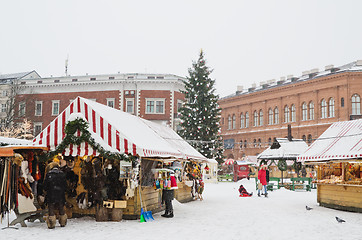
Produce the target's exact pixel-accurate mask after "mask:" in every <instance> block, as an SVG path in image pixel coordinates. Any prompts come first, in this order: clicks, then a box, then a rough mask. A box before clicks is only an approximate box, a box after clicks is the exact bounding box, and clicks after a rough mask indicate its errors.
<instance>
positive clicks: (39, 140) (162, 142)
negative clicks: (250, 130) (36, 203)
mask: <svg viewBox="0 0 362 240" xmlns="http://www.w3.org/2000/svg"><path fill="white" fill-rule="evenodd" d="M33 142H34V144H41V145H44V146H47V147H49V149H50V152H49V153H48V158H49V160H50V161H51V160H52V159H53V158H54V159H55V160H57V159H58V160H59V162H60V163H61V167H64V171H65V172H67V176H68V178H67V181H68V192H67V196H66V199H67V203H68V207H67V214H68V216H69V215H70V216H71V215H75V214H76V215H95V216H96V218H97V220H99V221H106V220H108V219H110V220H119V219H120V213H122V214H123V218H137V217H139V216H140V211H141V202H140V199H142V202H143V204H142V205H143V206H144V207H145V208H146V209H147V210H148V211H160V210H162V209H163V207H162V206H161V192H162V191H161V190H162V188H161V187H160V188H157V187H156V188H155V183H156V180H158V181H160V180H161V179H162V180H163V181H168V180H169V179H168V178H166V177H168V176H169V175H162V170H161V172H160V171H159V170H158V169H166V168H167V169H171V170H172V171H173V173H175V174H176V175H178V178H177V179H178V183H177V185H178V189H177V193H178V194H175V195H176V198H177V197H179V198H180V199H178V200H180V201H186V200H190V199H192V195H191V188H190V187H187V186H186V185H184V181H185V180H188V177H187V175H186V174H185V173H184V170H185V166H186V163H187V162H193V163H196V164H201V162H202V161H205V160H206V158H205V157H204V156H202V155H201V154H200V153H198V152H197V151H196V150H195V149H194V148H192V147H191V146H190V145H189V144H188V143H187V142H185V141H184V140H183V139H182V138H181V137H180V136H178V135H177V134H176V133H175V132H174V131H173V130H172V129H170V128H168V127H165V126H161V125H158V124H155V123H153V122H150V121H147V120H144V119H141V118H138V117H136V116H134V115H131V114H128V113H125V112H122V111H119V110H117V109H114V108H110V107H108V106H105V105H103V104H99V103H97V102H94V101H91V100H88V99H84V98H81V97H78V98H76V99H75V100H74V101H73V102H72V103H71V104H70V105H69V106H68V107H67V108H66V109H65V110H64V111H63V112H62V113H61V114H60V115H59V116H58V117H57V118H55V119H54V120H53V121H52V122H51V123H50V124H49V125H48V126H47V127H46V128H45V129H44V130H43V131H42V132H41V133H40V134H39V135H38V136H37V137H36V138H35V139H34V140H33ZM177 167H178V168H177ZM172 168H173V169H172ZM160 176H162V177H161V179H159V177H160ZM164 177H165V178H164ZM166 187H167V186H166ZM140 194H141V198H140Z"/></svg>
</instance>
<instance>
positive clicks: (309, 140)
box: [307, 134, 313, 143]
mask: <svg viewBox="0 0 362 240" xmlns="http://www.w3.org/2000/svg"><path fill="white" fill-rule="evenodd" d="M312 141H313V138H312V135H311V134H309V135H308V141H307V143H312Z"/></svg>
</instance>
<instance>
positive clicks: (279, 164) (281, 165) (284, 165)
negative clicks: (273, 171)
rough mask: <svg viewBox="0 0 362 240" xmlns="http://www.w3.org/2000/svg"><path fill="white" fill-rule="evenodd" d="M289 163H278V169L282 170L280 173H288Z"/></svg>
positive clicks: (281, 161) (282, 161)
mask: <svg viewBox="0 0 362 240" xmlns="http://www.w3.org/2000/svg"><path fill="white" fill-rule="evenodd" d="M287 167H288V166H287V161H285V160H279V161H278V169H279V170H280V171H286V170H287Z"/></svg>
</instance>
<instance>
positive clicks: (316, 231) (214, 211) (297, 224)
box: [0, 180, 362, 240]
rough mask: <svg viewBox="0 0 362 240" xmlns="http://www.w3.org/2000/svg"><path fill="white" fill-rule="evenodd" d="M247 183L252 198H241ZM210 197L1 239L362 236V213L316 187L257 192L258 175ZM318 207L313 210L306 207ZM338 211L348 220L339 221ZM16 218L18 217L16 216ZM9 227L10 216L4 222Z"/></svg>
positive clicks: (4, 234) (37, 227)
mask: <svg viewBox="0 0 362 240" xmlns="http://www.w3.org/2000/svg"><path fill="white" fill-rule="evenodd" d="M240 184H243V185H244V186H245V187H246V189H247V190H248V191H249V192H251V191H252V192H254V196H253V197H250V198H240V197H239V194H238V187H239V185H240ZM203 195H204V201H194V202H190V203H185V204H181V203H178V202H177V201H173V203H174V210H175V217H174V218H172V219H166V218H163V217H161V216H160V215H161V213H157V214H154V217H155V221H153V222H147V223H140V222H139V221H131V220H128V221H126V220H123V221H121V222H96V221H95V220H94V219H92V218H89V217H85V218H79V219H70V220H68V225H67V226H66V227H65V228H61V227H59V226H57V227H56V228H55V229H53V230H50V229H48V228H47V226H46V224H45V223H39V222H35V223H27V224H28V227H27V228H24V227H23V228H22V227H20V225H18V227H19V229H18V230H14V229H5V230H0V240H5V239H6V240H11V239H48V240H50V239H62V240H63V239H64V240H65V239H87V240H93V239H97V240H100V239H134V240H138V239H142V240H145V239H157V240H161V239H187V240H191V239H199V240H202V239H278V240H283V239H293V240H294V239H303V240H305V239H308V240H310V239H318V240H324V239H329V240H332V239H348V240H353V239H356V240H357V239H362V214H359V213H350V212H344V211H337V210H333V209H328V208H324V207H319V206H318V204H317V194H316V190H312V192H305V191H303V192H302V191H299V192H292V191H288V190H285V189H280V190H277V191H274V192H270V193H269V197H268V198H265V197H257V196H256V194H255V183H254V180H250V181H248V180H241V181H239V182H238V183H233V182H223V183H218V184H206V186H205V192H204V194H203ZM306 205H308V206H310V207H312V208H313V209H312V210H311V211H307V210H306V208H305V206H306ZM336 216H338V217H340V218H342V219H344V220H346V222H345V223H338V222H337V221H336V219H335V217H336ZM11 217H12V218H13V216H11ZM1 226H2V227H3V226H6V221H4V219H3V222H2V224H1Z"/></svg>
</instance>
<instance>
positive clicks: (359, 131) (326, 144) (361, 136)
mask: <svg viewBox="0 0 362 240" xmlns="http://www.w3.org/2000/svg"><path fill="white" fill-rule="evenodd" d="M344 159H362V119H359V120H353V121H343V122H336V123H333V124H332V125H331V126H330V127H329V128H328V129H327V130H326V131H325V132H324V133H323V134H322V135H321V136H320V137H319V138H318V139H317V140H316V141H314V143H313V144H312V145H311V146H310V147H309V148H308V149H307V150H306V151H305V152H304V153H303V154H301V155H299V156H298V161H305V162H311V163H312V162H323V161H330V160H344Z"/></svg>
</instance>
